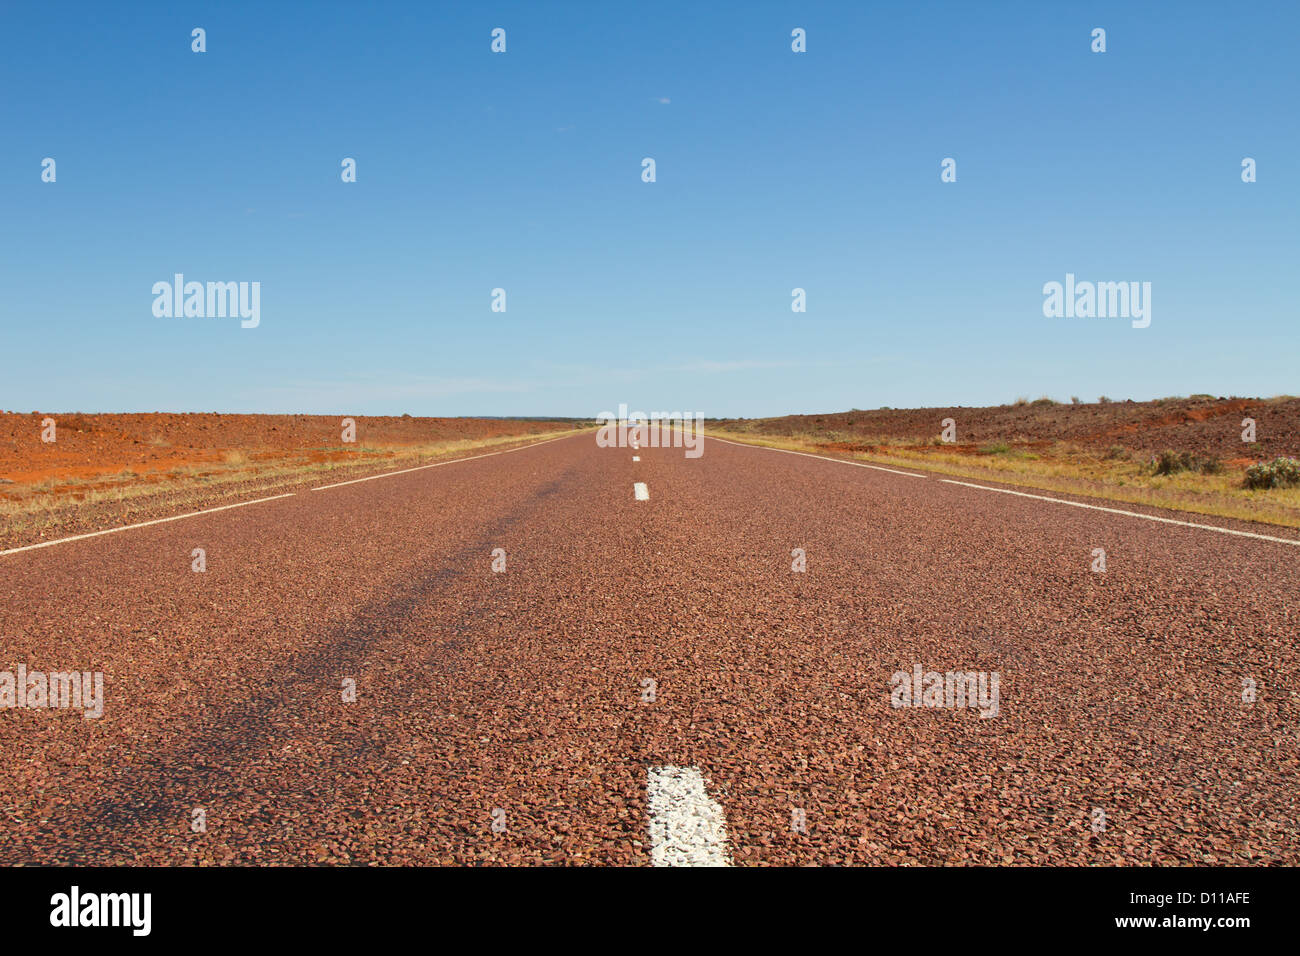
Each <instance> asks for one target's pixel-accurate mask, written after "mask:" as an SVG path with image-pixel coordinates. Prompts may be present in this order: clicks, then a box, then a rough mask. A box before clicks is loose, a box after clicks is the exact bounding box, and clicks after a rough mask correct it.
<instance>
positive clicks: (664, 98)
mask: <svg viewBox="0 0 1300 956" xmlns="http://www.w3.org/2000/svg"><path fill="white" fill-rule="evenodd" d="M659 102H660V103H662V104H663V105H664V106H667V105H668V104H669V103H671V102H672V100H670V99H669V98H668V97H666V96H661V97H659Z"/></svg>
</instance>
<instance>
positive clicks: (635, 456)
mask: <svg viewBox="0 0 1300 956" xmlns="http://www.w3.org/2000/svg"><path fill="white" fill-rule="evenodd" d="M632 460H633V461H640V460H641V456H640V455H633V456H632Z"/></svg>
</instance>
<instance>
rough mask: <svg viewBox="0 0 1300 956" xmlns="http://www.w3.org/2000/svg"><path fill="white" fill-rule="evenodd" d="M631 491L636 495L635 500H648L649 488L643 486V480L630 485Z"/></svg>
mask: <svg viewBox="0 0 1300 956" xmlns="http://www.w3.org/2000/svg"><path fill="white" fill-rule="evenodd" d="M632 493H633V494H635V495H636V500H637V501H649V500H650V489H649V488H647V487H646V486H645V482H644V481H638V482H636V483H634V484H633V485H632Z"/></svg>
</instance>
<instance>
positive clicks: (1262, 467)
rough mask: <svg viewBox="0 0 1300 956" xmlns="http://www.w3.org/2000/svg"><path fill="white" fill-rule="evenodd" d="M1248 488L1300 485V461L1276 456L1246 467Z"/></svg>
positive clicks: (1292, 486)
mask: <svg viewBox="0 0 1300 956" xmlns="http://www.w3.org/2000/svg"><path fill="white" fill-rule="evenodd" d="M1245 484H1246V487H1247V488H1294V487H1295V486H1296V485H1300V461H1296V460H1295V459H1294V458H1274V459H1273V460H1272V461H1261V462H1259V463H1258V464H1254V465H1251V466H1250V467H1249V468H1247V469H1246V482H1245Z"/></svg>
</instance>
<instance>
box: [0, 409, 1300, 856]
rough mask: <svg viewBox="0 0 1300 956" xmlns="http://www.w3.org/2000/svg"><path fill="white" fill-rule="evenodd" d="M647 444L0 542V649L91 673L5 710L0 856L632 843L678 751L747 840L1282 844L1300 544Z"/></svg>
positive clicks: (784, 458)
mask: <svg viewBox="0 0 1300 956" xmlns="http://www.w3.org/2000/svg"><path fill="white" fill-rule="evenodd" d="M639 455H640V457H641V461H640V462H639V463H633V462H632V452H631V451H630V450H629V449H617V448H610V449H600V448H597V447H596V444H595V441H594V439H593V437H592V436H591V435H590V434H585V435H579V436H575V437H572V438H566V439H563V440H560V441H555V442H550V443H548V444H543V445H539V446H535V447H529V448H525V449H522V450H520V451H517V452H512V453H508V454H501V455H496V456H493V457H489V458H483V459H479V460H476V461H469V462H464V463H460V464H453V465H448V466H445V467H438V468H432V469H426V470H423V471H417V472H411V473H408V474H404V475H400V476H396V477H391V478H384V479H380V480H375V481H366V482H361V483H358V484H352V485H348V486H345V487H340V488H333V489H329V490H325V491H311V490H302V491H300V492H298V493H297V494H295V495H294V496H293V497H289V498H283V499H280V500H277V501H272V502H266V503H263V504H257V505H252V506H249V507H247V508H239V509H234V510H230V511H225V512H220V513H213V514H208V515H204V516H200V517H195V518H189V519H185V520H182V521H177V522H172V523H168V524H161V525H155V526H151V527H147V528H140V529H135V530H131V531H127V532H123V533H120V534H111V535H106V536H102V537H96V538H90V539H86V540H82V541H76V542H72V543H67V544H60V545H55V546H52V547H47V548H43V549H40V550H33V551H25V552H20V553H17V554H10V555H7V556H4V557H0V562H2V571H3V575H4V587H3V592H2V593H0V669H12V668H14V667H16V666H17V665H18V664H20V663H25V664H26V665H27V666H28V667H29V668H31V669H37V668H42V669H46V670H57V669H72V668H77V669H81V670H102V671H103V672H104V674H105V683H106V687H105V691H106V697H107V702H106V706H105V711H104V715H103V717H102V718H100V719H98V720H83V719H82V717H81V716H80V715H79V714H77V713H68V712H59V711H48V710H45V711H40V710H0V754H3V761H4V767H3V773H2V774H0V862H3V863H110V864H127V863H172V864H175V863H185V864H190V863H245V864H274V863H304V862H325V863H363V864H364V863H380V864H397V863H416V864H435V863H498V864H499V863H563V864H585V863H598V864H644V863H646V862H648V860H649V852H648V846H647V844H648V837H647V798H646V774H647V768H648V767H650V766H658V765H679V766H696V767H699V768H700V770H701V771H702V772H703V774H704V775H705V777H706V779H707V780H708V781H709V782H710V788H711V794H712V796H713V798H714V799H715V800H716V801H717V802H718V804H719V805H720V806H721V807H722V809H723V811H724V813H725V815H726V822H727V829H728V836H729V842H730V853H731V857H732V859H733V860H734V861H735V862H737V863H741V864H808V863H819V864H845V863H891V864H898V863H957V864H961V863H981V864H1001V863H1030V864H1055V863H1102V864H1110V863H1169V864H1173V863H1287V864H1292V865H1294V864H1296V863H1297V862H1300V824H1298V823H1297V819H1298V816H1297V808H1296V789H1295V778H1296V774H1297V771H1298V770H1300V762H1298V760H1297V727H1298V726H1300V722H1298V721H1297V717H1298V716H1300V715H1298V713H1297V704H1296V702H1295V699H1294V697H1293V693H1292V691H1293V689H1294V688H1295V687H1296V686H1297V678H1298V677H1300V651H1297V645H1296V640H1295V633H1296V620H1295V617H1294V615H1293V614H1292V610H1291V609H1290V608H1289V607H1288V602H1289V601H1290V600H1291V599H1292V598H1293V597H1294V595H1295V593H1296V588H1297V583H1298V582H1300V576H1298V575H1297V572H1296V559H1297V556H1300V549H1297V548H1296V547H1294V546H1292V545H1289V544H1283V543H1278V542H1271V541H1265V540H1259V539H1254V538H1245V537H1233V536H1228V535H1223V534H1217V533H1214V532H1210V531H1205V530H1202V529H1197V528H1190V527H1182V526H1176V525H1168V524H1158V523H1154V522H1149V521H1144V520H1141V519H1139V518H1134V517H1127V516H1123V515H1113V514H1107V513H1104V512H1098V511H1089V510H1082V509H1075V508H1070V507H1066V506H1063V505H1059V504H1052V503H1048V502H1041V501H1037V500H1032V499H1026V498H1017V497H1014V496H1011V495H1005V494H995V493H991V492H986V491H980V490H977V489H973V488H966V487H961V486H957V485H952V484H947V483H944V482H941V481H940V480H938V479H937V478H934V477H928V478H908V477H903V476H899V475H894V474H889V473H886V472H883V471H878V470H872V469H868V468H861V467H853V466H849V465H845V464H840V463H833V462H828V461H823V460H817V459H812V458H808V457H801V456H796V455H788V454H781V453H778V452H774V451H769V450H765V449H758V448H748V447H737V446H733V445H729V444H724V443H722V442H717V441H707V440H706V443H705V454H704V455H703V457H702V458H699V459H695V460H689V459H686V458H685V457H684V456H683V454H682V452H681V450H680V449H676V450H671V449H642V450H641V451H640V452H639ZM635 481H643V482H645V483H646V484H647V486H648V488H649V492H650V500H648V501H635V500H633V494H632V484H633V482H635ZM1176 517H1177V516H1176ZM1270 533H1275V534H1277V535H1279V536H1284V537H1285V536H1288V535H1290V532H1286V531H1280V532H1278V531H1270ZM195 547H204V548H206V550H207V563H208V564H207V566H208V570H207V571H206V572H205V573H194V572H193V571H191V550H192V549H193V548H195ZM494 548H504V549H505V551H506V553H507V570H506V571H505V573H500V574H498V573H493V572H492V570H491V562H492V551H493V549H494ZM792 548H803V549H806V552H807V562H808V564H807V568H808V569H807V572H806V573H794V572H792V571H791V556H790V552H791V549H792ZM1096 548H1104V549H1105V550H1106V553H1107V566H1108V568H1107V571H1106V572H1105V573H1104V574H1099V573H1094V572H1093V571H1092V570H1091V565H1092V561H1093V555H1092V552H1093V549H1096ZM914 664H920V665H922V666H923V667H924V668H925V669H926V670H935V671H948V670H961V671H968V670H976V671H990V672H992V671H996V672H998V673H999V674H1000V679H1001V685H1000V711H999V713H998V715H997V716H996V717H992V718H989V719H984V718H981V717H980V716H979V714H978V713H977V712H976V711H974V710H969V709H952V710H947V709H895V708H893V707H891V705H890V678H891V674H893V673H894V672H895V671H898V670H910V669H911V668H912V667H913V665H914ZM345 678H352V679H355V681H356V686H357V700H356V702H355V703H345V702H343V700H342V699H341V698H342V694H341V691H340V688H341V684H342V681H343V680H344V679H345ZM644 678H651V679H653V680H654V681H655V682H656V689H657V692H656V698H655V700H654V702H652V703H646V702H643V701H642V699H641V688H642V683H641V682H642V680H643V679H644ZM1244 680H1251V681H1254V682H1255V687H1256V688H1257V696H1256V697H1255V698H1254V700H1253V702H1250V703H1248V702H1246V701H1244V700H1243V681H1244ZM196 808H202V809H204V810H205V811H206V815H207V831H206V832H199V833H196V832H193V831H192V829H191V820H192V813H193V810H194V809H196ZM795 808H802V809H804V810H805V812H806V817H807V832H806V833H799V832H795V831H793V830H792V829H791V826H790V820H791V810H792V809H795ZM494 809H500V810H503V811H504V816H498V819H501V820H503V821H504V823H505V830H504V832H500V833H497V832H494V831H493V829H492V823H493V819H494V817H493V811H494ZM1098 809H1100V810H1103V811H1104V812H1105V815H1106V828H1105V829H1104V830H1103V831H1101V832H1094V830H1093V827H1092V823H1093V821H1094V819H1095V816H1094V814H1095V811H1096V810H1098Z"/></svg>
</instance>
